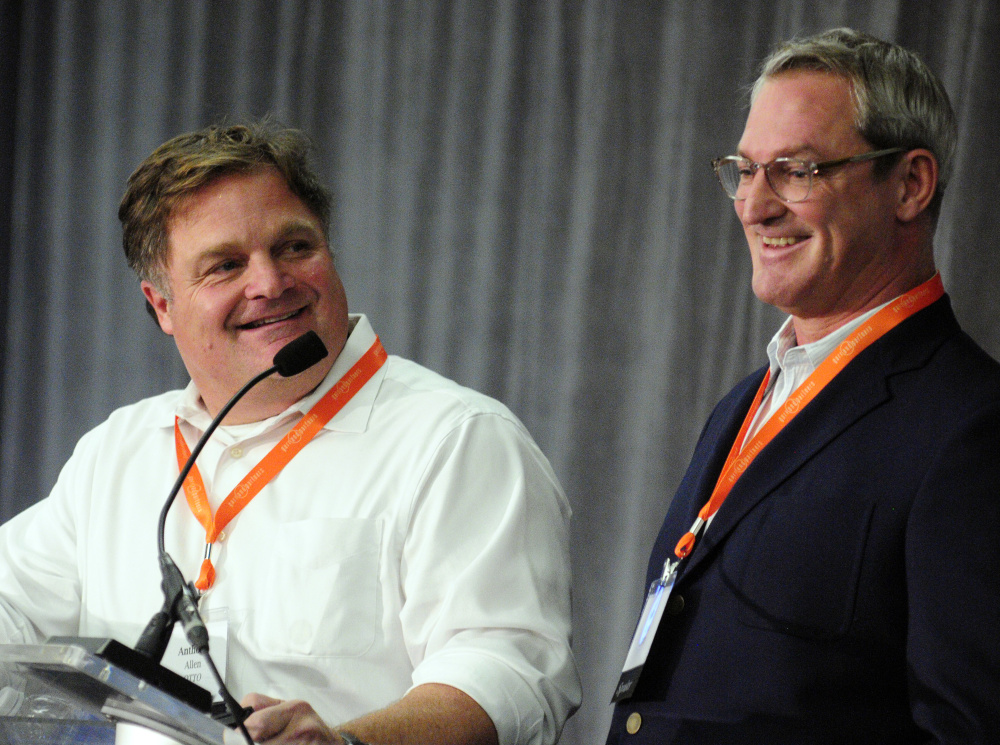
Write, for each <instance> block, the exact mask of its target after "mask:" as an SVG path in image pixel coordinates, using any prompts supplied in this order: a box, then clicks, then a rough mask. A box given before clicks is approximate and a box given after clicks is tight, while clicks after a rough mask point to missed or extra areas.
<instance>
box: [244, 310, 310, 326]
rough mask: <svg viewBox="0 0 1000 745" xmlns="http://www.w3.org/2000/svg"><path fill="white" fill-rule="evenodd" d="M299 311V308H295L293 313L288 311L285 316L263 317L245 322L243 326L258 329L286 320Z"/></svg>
mask: <svg viewBox="0 0 1000 745" xmlns="http://www.w3.org/2000/svg"><path fill="white" fill-rule="evenodd" d="M296 313H298V311H297V310H293V311H292V312H291V313H286V314H285V315H283V316H275V317H274V318H262V319H261V320H259V321H251V322H250V323H245V324H243V328H247V329H256V328H260V327H261V326H266V325H267V324H269V323H278V322H279V321H285V320H287V319H289V318H291V317H292V316H294V315H295V314H296Z"/></svg>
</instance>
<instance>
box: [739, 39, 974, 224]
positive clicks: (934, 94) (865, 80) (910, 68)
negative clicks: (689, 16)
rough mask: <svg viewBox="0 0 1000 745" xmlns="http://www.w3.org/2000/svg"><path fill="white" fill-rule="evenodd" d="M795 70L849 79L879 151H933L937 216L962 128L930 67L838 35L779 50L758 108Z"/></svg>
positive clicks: (904, 53) (861, 123)
mask: <svg viewBox="0 0 1000 745" xmlns="http://www.w3.org/2000/svg"><path fill="white" fill-rule="evenodd" d="M792 70H815V71H819V72H829V73H833V74H834V75H839V76H842V77H844V78H846V79H847V80H848V81H849V82H850V84H851V94H852V96H853V98H854V111H855V121H854V125H855V127H857V129H858V131H859V132H860V133H861V136H862V137H864V138H865V139H866V140H867V141H868V142H869V143H871V145H872V146H873V147H874V148H876V149H882V148H890V147H903V148H906V149H907V150H912V149H913V148H926V149H927V150H930V151H931V152H932V153H933V154H934V157H935V158H937V162H938V184H937V191H936V193H935V194H934V198H933V200H932V201H931V204H930V205H929V212H930V214H931V216H932V217H934V218H936V217H937V215H938V213H939V212H940V209H941V199H942V196H943V193H944V188H945V186H946V185H947V183H948V179H949V178H950V176H951V169H952V162H953V160H954V154H955V138H956V125H955V114H954V112H953V111H952V108H951V103H950V102H949V100H948V94H947V92H946V91H945V89H944V86H943V85H941V81H940V80H938V78H937V77H936V76H935V75H934V73H932V72H931V71H930V69H929V68H928V67H927V65H926V64H924V62H923V61H922V60H921V59H920V58H919V57H918V56H917V55H916V54H914V53H913V52H911V51H909V50H907V49H904V48H903V47H901V46H899V45H897V44H891V43H889V42H886V41H882V40H881V39H877V38H875V37H874V36H869V35H868V34H865V33H861V32H859V31H855V30H853V29H849V28H836V29H831V30H829V31H824V32H823V33H821V34H817V35H815V36H810V37H808V38H804V39H792V40H790V41H787V42H785V43H783V44H781V45H780V46H779V47H778V48H777V49H775V51H774V52H772V53H771V56H770V57H768V58H767V59H766V60H765V61H764V64H763V65H762V67H761V73H760V76H759V77H758V78H757V80H756V82H754V84H753V87H752V89H751V92H750V101H751V103H752V102H753V101H754V100H755V99H756V97H757V94H758V92H759V91H760V88H761V86H762V85H763V84H764V82H765V81H766V80H767V79H768V78H773V77H775V76H777V75H780V74H781V73H784V72H790V71H792ZM896 162H897V161H895V160H894V159H891V158H890V159H885V160H883V161H882V162H880V163H877V164H876V170H875V176H876V177H880V176H884V175H885V174H887V173H888V171H889V170H890V169H891V168H892V166H893V165H894V164H895V163H896Z"/></svg>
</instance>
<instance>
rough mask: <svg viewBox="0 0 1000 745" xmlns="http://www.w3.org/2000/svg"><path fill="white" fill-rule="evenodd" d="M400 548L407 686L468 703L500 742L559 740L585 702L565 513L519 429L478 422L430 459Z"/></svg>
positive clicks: (495, 419)
mask: <svg viewBox="0 0 1000 745" xmlns="http://www.w3.org/2000/svg"><path fill="white" fill-rule="evenodd" d="M412 505H413V506H412V511H411V513H410V518H409V519H410V523H409V526H408V529H407V534H406V540H405V547H404V550H403V558H402V567H401V576H400V582H401V585H402V588H403V592H404V594H405V601H404V605H403V609H402V612H401V622H402V626H403V633H404V636H405V642H406V646H407V650H408V653H409V654H410V657H411V660H412V661H413V664H414V667H415V670H414V673H413V684H414V685H420V684H423V683H431V682H433V683H444V684H447V685H451V686H453V687H455V688H458V689H460V690H462V691H464V692H465V693H467V694H468V695H469V696H471V697H472V698H473V699H474V700H475V701H476V702H477V703H478V704H479V705H480V706H482V707H483V709H484V710H485V711H486V712H487V714H489V716H490V717H491V718H492V720H493V723H494V725H495V726H496V728H497V734H498V736H499V740H500V742H502V743H554V742H555V741H556V740H557V739H558V737H559V733H560V731H561V729H562V726H563V724H564V723H565V721H566V719H567V718H568V717H569V715H570V714H572V713H573V711H575V710H576V708H577V707H578V706H579V703H580V680H579V677H578V674H577V670H576V665H575V662H574V660H573V656H572V653H571V651H570V560H569V518H570V507H569V504H568V502H567V500H566V497H565V495H564V494H563V492H562V490H561V489H560V487H559V485H558V483H557V481H556V479H555V476H554V475H553V473H552V470H551V467H550V466H549V464H548V461H547V460H546V459H545V457H544V456H543V455H542V453H541V452H540V451H539V449H538V447H537V446H536V445H535V443H534V442H533V441H532V440H531V438H530V436H529V435H528V434H527V432H526V431H525V430H524V428H523V426H521V425H520V423H519V422H517V421H516V420H512V419H509V418H507V417H505V416H503V415H500V414H494V413H486V414H476V415H472V416H470V417H469V418H467V419H465V420H464V421H463V422H461V423H460V424H459V425H458V426H457V427H455V428H454V429H453V430H451V431H450V432H449V433H448V434H447V435H446V436H445V437H444V438H443V439H442V441H441V442H440V443H439V445H438V446H437V447H436V449H434V451H433V452H432V453H431V455H430V458H429V461H428V462H427V465H426V469H425V470H424V473H423V474H422V476H421V478H420V479H419V481H418V483H417V489H416V493H415V494H414V498H413V502H412Z"/></svg>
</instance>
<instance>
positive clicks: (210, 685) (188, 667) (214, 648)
mask: <svg viewBox="0 0 1000 745" xmlns="http://www.w3.org/2000/svg"><path fill="white" fill-rule="evenodd" d="M213 615H217V614H213ZM223 615H224V614H223ZM205 628H206V629H208V653H209V654H210V655H211V657H212V662H214V663H215V667H216V669H218V671H219V674H220V675H222V676H223V678H224V677H225V675H226V652H227V650H228V647H229V619H228V618H226V617H222V618H213V619H211V620H209V619H208V618H206V619H205ZM163 666H164V667H166V668H169V669H170V670H173V671H174V672H175V673H177V674H178V675H180V676H182V677H184V678H187V679H188V680H190V681H191V682H192V683H195V684H196V685H200V686H201V687H202V688H204V689H206V690H209V691H211V692H212V695H213V697H214V698H215V700H217V701H221V700H222V697H221V695H220V694H219V692H218V691H217V690H216V689H217V688H218V683H217V682H216V680H215V676H213V675H212V671H211V670H210V669H209V668H208V663H207V662H205V658H204V657H202V656H201V654H200V653H199V652H198V651H197V650H196V649H195V648H194V647H192V646H191V644H190V643H189V642H188V640H187V637H186V636H185V635H184V628H183V627H182V626H181V624H180V623H177V624H175V625H174V631H173V634H172V635H171V636H170V642H169V643H168V644H167V650H166V652H164V653H163Z"/></svg>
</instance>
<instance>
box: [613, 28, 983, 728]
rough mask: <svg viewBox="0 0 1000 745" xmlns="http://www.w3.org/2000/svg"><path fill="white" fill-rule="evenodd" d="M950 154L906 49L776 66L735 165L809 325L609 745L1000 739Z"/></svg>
mask: <svg viewBox="0 0 1000 745" xmlns="http://www.w3.org/2000/svg"><path fill="white" fill-rule="evenodd" d="M954 146H955V122H954V115H953V113H952V110H951V105H950V103H949V102H948V97H947V94H946V93H945V91H944V88H943V87H942V85H941V83H940V82H939V81H938V80H937V79H936V78H935V77H934V75H933V74H932V73H931V72H930V71H929V70H928V69H927V67H926V66H925V65H924V64H923V62H922V61H920V60H919V59H918V58H917V57H916V55H914V54H912V53H911V52H909V51H907V50H905V49H902V48H901V47H899V46H897V45H894V44H889V43H886V42H883V41H881V40H878V39H875V38H873V37H871V36H868V35H866V34H861V33H857V32H854V31H852V30H850V29H835V30H832V31H829V32H825V33H823V34H819V35H817V36H814V37H810V38H807V39H801V40H792V41H789V42H787V43H785V44H782V45H781V46H780V47H779V48H778V49H777V50H776V51H775V52H774V53H773V54H772V55H771V57H769V59H768V60H767V61H766V62H765V63H764V67H763V72H762V73H761V75H760V77H759V78H758V80H757V83H756V84H755V86H754V89H753V93H752V98H751V106H750V112H749V115H748V117H747V121H746V126H745V128H744V130H743V136H742V138H741V139H740V143H739V147H738V149H737V152H736V154H735V155H732V156H728V157H724V158H719V159H717V160H716V161H714V163H713V165H714V167H715V170H716V174H717V175H718V177H719V180H720V182H721V184H722V186H723V188H724V189H725V191H726V193H727V195H728V196H729V197H730V198H732V199H733V200H734V205H735V208H736V214H737V216H738V218H739V219H740V222H741V223H742V226H743V229H744V232H745V233H746V239H747V243H748V246H749V249H750V257H751V261H752V264H753V278H752V284H753V289H754V292H755V294H756V295H757V297H758V298H759V299H760V300H762V301H763V302H765V303H768V304H770V305H773V306H775V307H777V308H780V309H781V310H783V311H784V312H786V313H787V314H788V315H789V318H788V321H787V322H786V323H785V325H784V326H783V327H782V328H781V330H779V332H778V334H777V335H776V336H775V338H774V339H773V341H772V342H771V345H770V346H769V347H768V356H769V358H770V364H769V365H768V366H765V367H763V368H762V369H760V370H758V371H757V372H755V373H753V374H752V375H750V376H749V377H748V378H746V379H745V380H744V381H742V382H741V383H739V384H738V385H737V386H736V387H735V388H734V389H733V390H732V391H731V392H730V393H729V394H728V395H727V396H726V397H725V398H724V399H723V400H722V401H721V402H720V403H719V405H718V406H717V407H716V409H715V411H714V412H713V413H712V416H711V417H710V418H709V421H708V422H707V423H706V425H705V428H704V430H703V432H702V435H701V438H700V439H699V441H698V444H697V446H696V448H695V452H694V455H693V456H692V459H691V464H690V466H689V467H688V471H687V473H686V475H685V477H684V479H683V481H682V482H681V484H680V486H679V488H678V491H677V494H676V495H675V497H674V499H673V501H672V502H671V504H670V508H669V510H668V512H667V516H666V519H665V521H664V524H663V527H662V529H661V532H660V535H659V537H658V539H657V541H656V544H655V546H654V547H653V551H652V555H651V557H650V564H649V571H648V579H647V581H648V583H649V585H648V586H649V587H650V590H649V598H650V599H649V600H648V601H647V604H646V606H645V609H644V611H643V617H642V621H641V623H639V624H638V625H637V631H636V640H635V641H634V642H633V647H632V649H631V650H630V652H629V656H628V659H627V662H626V665H625V669H624V670H623V674H622V677H621V679H620V681H619V685H618V687H617V689H616V694H615V698H616V701H617V706H616V709H615V713H614V718H613V721H612V725H611V730H610V733H609V736H608V743H609V745H615V744H616V743H622V744H623V745H624V744H627V745H644V744H645V743H655V744H656V745H664V744H665V743H683V744H684V745H698V744H700V743H705V744H711V745H721V744H722V743H768V744H769V745H793V744H794V745H802V743H809V744H810V745H816V744H818V743H829V744H830V745H845V744H846V743H890V742H891V743H914V745H916V743H930V742H935V743H944V742H949V743H988V742H995V741H996V736H997V733H998V732H1000V718H998V716H1000V715H998V712H1000V708H998V707H997V705H996V702H997V701H998V700H1000V687H998V686H1000V645H998V644H997V639H996V629H997V622H998V616H997V607H998V598H1000V541H998V540H997V536H998V535H1000V499H998V498H997V488H996V484H997V481H998V480H1000V458H998V457H997V454H998V452H997V448H998V443H1000V365H998V364H997V362H996V361H994V360H992V359H990V358H989V357H988V356H987V355H986V353H985V352H984V351H983V350H982V349H980V348H979V347H978V346H976V344H975V343H974V342H973V341H972V340H971V339H970V338H969V337H968V336H967V335H965V334H964V333H963V332H962V330H961V329H960V327H959V325H958V323H957V321H956V319H955V316H954V314H953V313H952V310H951V306H950V302H949V299H948V297H947V296H946V295H945V293H944V288H943V285H942V282H941V278H940V277H939V276H938V275H937V273H936V270H935V267H934V254H933V236H934V229H935V226H936V223H937V219H938V214H939V211H940V205H941V194H942V189H943V188H944V184H945V182H946V181H947V176H948V172H949V170H950V163H951V158H952V154H953V151H954Z"/></svg>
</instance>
